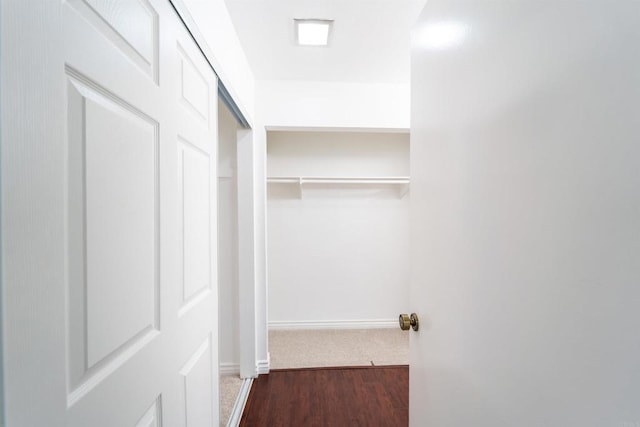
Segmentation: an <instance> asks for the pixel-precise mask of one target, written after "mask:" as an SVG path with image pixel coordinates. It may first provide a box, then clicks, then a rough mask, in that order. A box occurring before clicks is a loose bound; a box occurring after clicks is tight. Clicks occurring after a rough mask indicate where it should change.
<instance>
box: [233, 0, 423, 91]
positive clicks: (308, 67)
mask: <svg viewBox="0 0 640 427" xmlns="http://www.w3.org/2000/svg"><path fill="white" fill-rule="evenodd" d="M225 2H226V4H227V8H228V9H229V13H230V14H231V19H232V20H233V23H234V25H235V27H236V31H237V32H238V36H239V37H240V41H241V43H242V46H243V48H244V50H245V52H246V54H247V57H248V60H249V63H250V65H251V68H252V70H253V72H254V75H255V77H256V79H258V80H303V81H304V80H312V81H342V82H367V83H374V82H375V83H408V82H409V69H410V34H411V27H412V25H413V23H414V22H415V21H416V19H417V17H418V15H419V14H420V11H421V10H422V8H423V6H424V4H425V3H426V0H225ZM294 18H317V19H333V20H334V23H333V30H332V35H331V40H330V46H329V47H310V46H297V45H296V44H295V42H294V21H293V20H294Z"/></svg>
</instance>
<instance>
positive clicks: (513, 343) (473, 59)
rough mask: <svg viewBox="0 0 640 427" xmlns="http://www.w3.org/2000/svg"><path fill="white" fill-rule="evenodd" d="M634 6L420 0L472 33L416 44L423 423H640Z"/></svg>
mask: <svg viewBox="0 0 640 427" xmlns="http://www.w3.org/2000/svg"><path fill="white" fill-rule="evenodd" d="M638 16H640V3H639V2H637V1H635V0H633V1H627V0H620V1H608V0H585V1H580V2H564V1H556V2H552V1H539V2H538V1H531V2H525V1H513V2H512V1H500V2H498V1H493V0H491V1H489V0H482V1H478V0H468V1H459V2H451V1H448V0H430V1H429V2H427V6H426V8H425V12H424V13H423V16H422V17H421V20H420V27H419V29H418V30H417V31H418V32H417V33H416V35H419V34H425V33H421V31H427V34H429V33H430V34H432V35H433V34H434V33H436V34H437V33H438V31H437V30H434V29H433V28H442V27H438V26H437V25H441V23H443V22H445V23H448V25H451V23H452V22H458V23H460V24H461V25H463V26H464V28H465V29H466V34H465V37H464V40H463V42H462V43H461V44H460V45H457V46H452V47H451V48H450V49H441V50H438V49H433V48H429V46H430V44H429V43H426V44H425V43H424V41H425V40H424V39H421V38H420V37H417V38H416V39H415V41H416V44H415V45H414V50H413V58H412V63H413V67H412V75H413V76H414V80H413V83H412V89H413V91H412V100H413V102H412V114H413V116H412V123H411V126H412V128H411V164H412V195H411V204H412V207H411V212H412V224H413V226H412V240H413V242H412V246H413V250H412V261H413V262H412V269H413V274H412V288H411V290H412V295H411V301H412V309H413V310H415V311H417V312H418V314H419V315H420V316H421V320H422V321H423V323H422V325H424V327H422V326H421V328H420V331H419V332H418V333H411V363H412V364H411V379H410V388H411V397H410V411H411V412H410V414H411V415H410V420H411V425H412V426H467V425H475V426H520V427H538V426H554V427H555V426H593V427H595V426H616V427H622V426H624V427H632V426H633V427H635V426H639V425H640V405H639V404H638V402H639V397H640V368H639V366H640V364H639V361H640V335H639V334H638V326H639V325H640V310H639V309H638V302H639V301H640V191H639V187H640V144H639V143H638V140H639V138H638V136H639V135H640V45H639V44H638V43H637V41H638V40H640V26H639V25H638ZM430 25H431V26H432V27H431V28H432V30H428V28H429V26H430ZM445 28H446V27H445ZM449 28H451V27H449ZM441 33H444V31H441ZM452 33H456V34H461V33H462V31H459V30H456V31H450V30H449V31H448V34H452ZM442 41H444V38H443V40H442ZM632 41H633V42H632ZM431 46H433V41H432V42H431Z"/></svg>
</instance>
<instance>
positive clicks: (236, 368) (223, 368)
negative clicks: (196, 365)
mask: <svg viewBox="0 0 640 427" xmlns="http://www.w3.org/2000/svg"><path fill="white" fill-rule="evenodd" d="M220 375H240V364H239V363H221V364H220Z"/></svg>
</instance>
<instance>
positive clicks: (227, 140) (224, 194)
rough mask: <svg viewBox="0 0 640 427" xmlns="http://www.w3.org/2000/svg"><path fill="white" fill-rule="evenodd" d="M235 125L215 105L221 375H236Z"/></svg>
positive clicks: (236, 215)
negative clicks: (216, 121) (216, 110)
mask: <svg viewBox="0 0 640 427" xmlns="http://www.w3.org/2000/svg"><path fill="white" fill-rule="evenodd" d="M237 129H238V125H237V122H236V120H235V118H234V117H233V116H232V115H231V113H230V112H229V110H228V109H227V108H226V107H225V105H224V104H223V103H222V102H220V101H219V102H218V295H219V299H218V302H219V312H218V318H219V319H220V322H219V325H220V331H219V341H218V344H219V346H220V348H219V354H220V371H221V373H231V372H236V371H238V372H239V369H240V368H239V366H240V328H239V322H235V321H233V320H232V319H234V318H238V317H239V313H240V300H239V289H238V286H239V284H238V191H237V156H236V141H237Z"/></svg>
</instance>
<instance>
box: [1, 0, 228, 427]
mask: <svg viewBox="0 0 640 427" xmlns="http://www.w3.org/2000/svg"><path fill="white" fill-rule="evenodd" d="M2 55H3V56H2V62H3V64H2V67H3V70H2V71H3V77H2V78H3V80H2V89H3V94H2V97H3V98H2V108H3V115H2V120H3V121H2V125H3V130H2V150H3V151H2V154H3V156H2V196H3V198H2V221H3V224H2V225H3V228H2V230H3V235H2V245H3V246H2V251H3V276H2V280H3V288H4V293H3V306H4V313H3V316H4V319H3V321H4V322H3V330H4V332H3V334H4V344H3V346H4V348H3V353H4V367H5V369H4V380H5V384H6V388H5V390H4V392H5V408H4V409H5V418H6V420H5V421H6V423H7V425H9V426H108V427H113V426H145V427H147V426H171V427H173V426H189V427H195V426H213V425H218V404H217V402H218V390H217V384H218V381H217V375H218V362H217V353H218V352H217V340H218V337H217V330H218V326H217V289H216V286H217V285H216V280H215V277H216V264H215V260H216V258H217V256H216V235H215V233H216V227H215V224H216V218H215V215H216V211H217V210H216V205H215V203H216V199H217V197H216V194H215V192H216V185H215V181H213V180H212V178H214V177H215V176H216V173H215V168H216V163H217V162H216V159H215V156H216V152H217V149H216V138H217V136H216V135H217V111H216V108H217V98H216V97H217V81H216V77H215V74H214V73H213V71H212V69H211V68H210V67H209V65H208V64H207V62H206V60H205V59H204V57H203V56H202V54H201V52H200V51H199V49H198V47H197V46H196V45H195V43H194V42H193V40H192V39H191V37H190V35H189V34H188V32H187V31H186V29H185V28H184V26H183V24H182V23H181V21H180V20H179V18H178V16H177V14H176V13H175V11H174V10H173V8H172V6H171V4H170V3H169V1H168V0H66V1H59V0H30V1H27V2H25V1H18V0H8V1H6V2H5V1H3V3H2ZM5 88H6V90H5Z"/></svg>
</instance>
